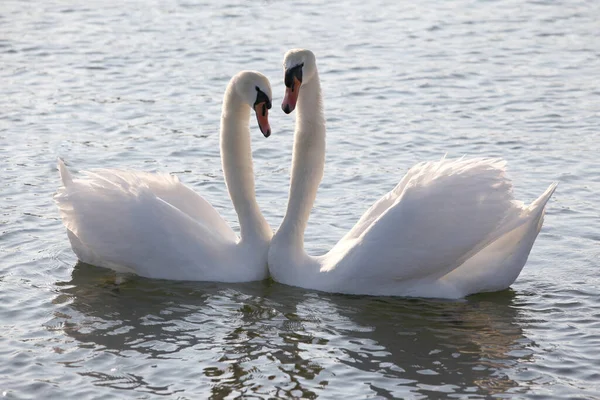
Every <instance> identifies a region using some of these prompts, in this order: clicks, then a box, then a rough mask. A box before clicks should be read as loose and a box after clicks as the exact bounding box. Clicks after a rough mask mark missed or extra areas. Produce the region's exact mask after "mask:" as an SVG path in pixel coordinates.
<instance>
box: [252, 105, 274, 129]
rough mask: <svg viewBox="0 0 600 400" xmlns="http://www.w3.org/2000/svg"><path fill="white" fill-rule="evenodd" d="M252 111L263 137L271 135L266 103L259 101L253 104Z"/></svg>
mask: <svg viewBox="0 0 600 400" xmlns="http://www.w3.org/2000/svg"><path fill="white" fill-rule="evenodd" d="M254 111H255V112H256V119H257V120H258V127H259V128H260V131H261V132H262V134H263V135H265V137H269V136H271V126H270V125H269V110H268V109H267V103H265V102H264V101H263V102H260V103H256V104H255V105H254Z"/></svg>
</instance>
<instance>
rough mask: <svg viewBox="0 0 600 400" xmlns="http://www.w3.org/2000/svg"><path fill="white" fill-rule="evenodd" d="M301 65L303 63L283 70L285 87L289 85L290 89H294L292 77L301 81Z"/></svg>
mask: <svg viewBox="0 0 600 400" xmlns="http://www.w3.org/2000/svg"><path fill="white" fill-rule="evenodd" d="M302 67H304V63H302V64H298V65H296V66H294V67H292V68H290V69H286V70H285V78H284V83H285V86H286V87H289V88H290V89H292V90H293V89H294V78H296V79H298V82H300V83H302Z"/></svg>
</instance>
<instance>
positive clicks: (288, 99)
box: [281, 77, 302, 114]
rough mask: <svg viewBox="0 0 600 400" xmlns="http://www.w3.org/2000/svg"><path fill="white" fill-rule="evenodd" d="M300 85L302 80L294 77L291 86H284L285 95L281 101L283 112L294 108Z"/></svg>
mask: <svg viewBox="0 0 600 400" xmlns="http://www.w3.org/2000/svg"><path fill="white" fill-rule="evenodd" d="M300 85H302V82H300V81H299V80H298V78H296V77H294V82H293V83H292V87H291V88H289V87H286V88H285V96H284V97H283V103H281V109H282V110H283V112H284V113H286V114H289V113H291V112H292V111H294V109H295V108H296V102H297V101H298V93H300Z"/></svg>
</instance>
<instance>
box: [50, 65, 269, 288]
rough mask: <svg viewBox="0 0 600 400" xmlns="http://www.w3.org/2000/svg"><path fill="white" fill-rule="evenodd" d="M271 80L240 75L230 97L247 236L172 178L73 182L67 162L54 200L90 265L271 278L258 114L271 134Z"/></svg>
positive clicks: (191, 276) (224, 122)
mask: <svg viewBox="0 0 600 400" xmlns="http://www.w3.org/2000/svg"><path fill="white" fill-rule="evenodd" d="M271 98H272V97H271V86H270V84H269V81H268V79H267V78H266V77H265V76H264V75H262V74H260V73H258V72H254V71H243V72H240V73H239V74H237V75H236V76H234V77H233V78H232V79H231V81H230V82H229V85H228V86H227V89H226V91H225V96H224V99H223V110H222V114H221V136H220V141H221V158H222V162H223V172H224V175H225V182H226V183H227V188H228V190H229V195H230V197H231V200H232V202H233V205H234V207H235V210H236V212H237V214H238V217H239V222H240V228H241V238H240V239H239V240H238V238H237V235H236V234H235V233H234V231H233V230H232V229H231V228H230V227H229V225H228V224H227V222H225V220H224V219H223V218H222V217H221V216H220V215H219V213H218V212H217V211H216V210H215V209H214V208H213V207H212V206H211V205H210V204H209V203H208V202H207V201H206V200H204V199H203V198H202V197H201V196H200V195H198V194H196V193H195V192H194V191H193V190H192V189H190V188H188V187H186V186H185V185H184V184H182V183H181V182H179V180H178V179H177V178H176V177H174V176H171V175H168V174H151V173H145V172H139V171H123V170H116V169H99V170H94V171H89V172H85V178H82V179H73V178H72V177H71V175H70V174H69V172H68V171H67V169H66V167H65V165H64V164H63V162H62V161H61V160H59V163H58V168H59V171H60V176H61V179H62V183H63V186H62V187H60V189H59V190H58V192H57V193H56V195H55V197H54V199H55V201H56V203H57V205H58V208H59V209H60V213H61V216H62V220H63V223H64V225H65V226H66V228H67V230H68V235H69V239H70V241H71V247H72V248H73V251H74V252H75V254H76V255H77V257H78V258H79V259H80V260H81V261H84V262H86V263H88V264H93V265H97V266H102V267H107V268H112V269H114V270H116V271H120V272H132V273H135V274H138V275H141V276H145V277H148V278H161V279H174V280H203V281H220V282H243V281H253V280H261V279H264V278H266V277H267V276H268V268H267V252H268V247H269V242H270V240H271V236H272V232H271V228H270V227H269V225H268V224H267V222H266V220H265V219H264V217H263V215H262V214H261V212H260V210H259V208H258V204H257V203H256V198H255V193H254V172H253V168H252V154H251V150H250V133H249V132H250V129H249V117H250V109H251V107H252V108H254V110H255V111H256V116H257V118H258V124H259V127H260V129H261V131H262V133H263V134H264V135H265V136H266V137H268V136H269V135H270V134H271V128H270V127H269V121H268V111H267V109H269V108H271Z"/></svg>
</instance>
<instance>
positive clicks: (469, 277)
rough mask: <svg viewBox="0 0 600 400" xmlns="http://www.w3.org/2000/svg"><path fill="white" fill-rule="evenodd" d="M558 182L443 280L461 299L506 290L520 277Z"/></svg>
mask: <svg viewBox="0 0 600 400" xmlns="http://www.w3.org/2000/svg"><path fill="white" fill-rule="evenodd" d="M557 185H558V184H557V183H552V184H551V185H550V186H549V187H548V189H546V191H545V192H544V193H543V194H542V195H541V196H540V197H539V198H538V199H537V200H535V201H534V202H532V203H531V205H530V206H529V207H527V208H525V209H524V211H525V214H524V215H522V216H521V217H519V218H517V219H516V220H514V221H512V222H510V223H508V224H507V226H506V227H504V229H501V231H504V232H503V233H501V234H500V235H499V236H497V238H496V239H495V240H493V241H492V242H491V243H489V244H488V245H487V246H486V247H484V248H483V249H481V250H480V251H478V252H477V253H475V254H474V255H473V256H472V257H470V258H469V259H467V260H466V261H465V262H464V263H463V264H462V265H461V266H460V267H458V268H457V269H455V270H454V271H452V272H451V273H449V274H447V275H446V276H444V277H442V278H441V279H440V280H441V281H442V282H445V283H448V284H450V285H451V286H452V287H454V288H455V290H456V292H457V293H458V294H459V295H460V296H467V295H469V294H473V293H479V292H494V291H499V290H504V289H507V288H508V287H509V286H510V285H512V284H513V283H514V282H515V280H516V279H517V278H518V277H519V275H520V274H521V271H522V270H523V267H524V266H525V263H526V262H527V259H528V257H529V253H530V252H531V249H532V248H533V244H534V242H535V240H536V238H537V236H538V234H539V232H540V230H541V228H542V224H543V223H544V214H545V206H546V204H547V203H548V200H550V197H552V194H553V193H554V191H555V190H556V187H557Z"/></svg>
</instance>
